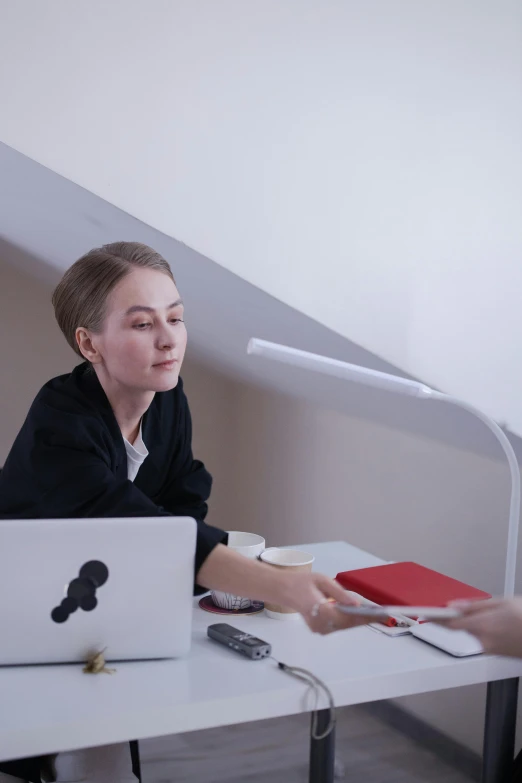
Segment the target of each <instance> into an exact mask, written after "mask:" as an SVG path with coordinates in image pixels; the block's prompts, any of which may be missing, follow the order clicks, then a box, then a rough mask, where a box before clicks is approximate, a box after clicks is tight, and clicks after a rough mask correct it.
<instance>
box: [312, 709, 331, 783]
mask: <svg viewBox="0 0 522 783" xmlns="http://www.w3.org/2000/svg"><path fill="white" fill-rule="evenodd" d="M316 715H317V725H316V732H317V734H319V735H321V734H322V733H323V731H325V730H326V728H327V727H328V726H329V725H330V718H331V712H330V710H328V709H326V710H318V711H317V713H316ZM313 725H314V713H312V726H313ZM334 764H335V726H334V728H333V729H332V731H331V732H330V733H329V734H328V736H327V737H325V738H324V739H321V740H316V739H314V738H313V737H311V739H310V776H309V783H333V781H334Z"/></svg>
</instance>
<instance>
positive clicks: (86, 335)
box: [74, 326, 102, 364]
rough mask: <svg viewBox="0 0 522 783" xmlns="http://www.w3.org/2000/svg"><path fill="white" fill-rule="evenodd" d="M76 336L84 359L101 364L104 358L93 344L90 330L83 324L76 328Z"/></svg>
mask: <svg viewBox="0 0 522 783" xmlns="http://www.w3.org/2000/svg"><path fill="white" fill-rule="evenodd" d="M74 336H75V338H76V342H77V344H78V348H79V349H80V353H81V354H82V356H83V357H84V359H87V361H88V362H90V363H91V364H99V363H100V362H101V360H102V358H101V355H100V353H99V351H98V350H97V349H96V347H95V346H94V344H93V341H92V336H91V333H90V331H89V330H88V329H85V327H83V326H79V327H78V328H77V329H76V331H75V333H74Z"/></svg>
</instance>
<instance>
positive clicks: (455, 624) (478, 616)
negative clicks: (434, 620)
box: [444, 597, 522, 658]
mask: <svg viewBox="0 0 522 783" xmlns="http://www.w3.org/2000/svg"><path fill="white" fill-rule="evenodd" d="M455 606H457V607H458V608H459V609H460V610H461V611H462V615H461V616H460V617H457V618H455V619H454V620H450V621H449V622H447V623H444V624H445V625H447V627H448V628H453V629H454V630H462V631H468V632H469V633H471V634H473V636H476V637H477V639H478V640H479V641H480V643H481V644H482V646H483V648H484V652H487V653H492V654H494V655H505V656H508V657H513V658H522V598H521V597H517V598H511V599H499V600H494V601H475V602H473V603H470V604H462V603H458V604H455Z"/></svg>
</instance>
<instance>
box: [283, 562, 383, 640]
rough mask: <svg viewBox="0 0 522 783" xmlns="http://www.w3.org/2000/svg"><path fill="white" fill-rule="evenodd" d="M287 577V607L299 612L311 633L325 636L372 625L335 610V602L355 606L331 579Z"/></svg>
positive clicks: (312, 574) (348, 595)
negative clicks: (288, 586) (288, 588)
mask: <svg viewBox="0 0 522 783" xmlns="http://www.w3.org/2000/svg"><path fill="white" fill-rule="evenodd" d="M289 576H290V580H291V582H290V591H289V594H288V595H287V598H286V605H287V606H290V607H291V608H292V609H296V610H297V611H298V612H300V613H301V614H302V615H303V617H304V619H305V620H306V623H307V625H308V627H309V628H310V629H311V630H312V631H314V633H320V634H328V633H332V632H333V631H342V630H344V629H346V628H354V627H355V626H357V625H366V624H367V623H369V622H372V620H371V619H370V618H368V617H364V616H361V615H348V614H344V613H343V612H341V611H339V609H337V608H336V606H335V603H336V602H338V603H340V604H346V605H347V606H357V605H358V602H357V601H356V600H355V599H354V598H353V597H352V596H351V595H350V594H349V593H347V592H346V590H344V589H343V588H342V587H341V585H340V584H338V582H335V581H334V580H333V579H329V577H327V576H324V575H323V574H315V573H304V574H302V573H301V574H292V575H289Z"/></svg>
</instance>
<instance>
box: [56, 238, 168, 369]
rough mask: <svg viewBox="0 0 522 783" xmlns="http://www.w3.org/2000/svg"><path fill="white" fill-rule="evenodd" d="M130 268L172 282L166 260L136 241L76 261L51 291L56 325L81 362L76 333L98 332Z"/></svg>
mask: <svg viewBox="0 0 522 783" xmlns="http://www.w3.org/2000/svg"><path fill="white" fill-rule="evenodd" d="M133 267H147V268H148V269H157V270H158V272H163V274H166V275H168V276H169V277H170V279H171V280H172V281H173V282H174V283H175V282H176V281H175V280H174V275H173V274H172V271H171V268H170V266H169V263H168V261H166V260H165V259H164V258H163V256H161V255H160V254H159V253H156V251H155V250H153V249H152V248H151V247H148V246H147V245H142V244H141V243H140V242H112V243H111V244H110V245H103V247H96V248H94V249H93V250H89V252H88V253H86V254H85V255H84V256H82V257H81V258H79V259H78V261H76V262H75V263H74V264H73V265H72V266H71V267H69V269H68V270H67V272H66V273H65V274H64V276H63V277H62V279H61V280H60V282H59V283H58V285H57V286H56V288H55V289H54V292H53V297H52V303H53V307H54V314H55V317H56V320H57V322H58V326H59V327H60V329H61V330H62V332H63V334H64V336H65V339H66V340H67V342H68V343H69V345H70V346H71V348H72V349H73V351H75V352H76V353H77V354H78V356H81V358H82V359H84V358H85V357H84V356H83V354H82V352H81V351H80V349H79V347H78V343H77V342H76V330H77V329H78V327H79V326H83V327H84V328H85V329H90V330H91V331H92V332H100V331H101V329H102V326H103V320H104V318H105V307H106V303H107V298H108V296H109V294H110V293H111V291H112V290H113V288H114V287H115V286H116V284H117V283H119V281H120V280H122V279H123V278H124V277H125V276H126V275H128V274H129V273H130V272H132V269H133Z"/></svg>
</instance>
